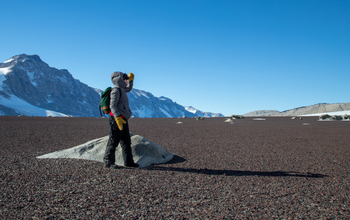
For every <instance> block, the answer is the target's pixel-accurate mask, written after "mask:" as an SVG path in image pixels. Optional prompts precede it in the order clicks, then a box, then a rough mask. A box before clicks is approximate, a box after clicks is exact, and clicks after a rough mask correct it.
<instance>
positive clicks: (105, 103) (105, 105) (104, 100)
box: [99, 87, 122, 116]
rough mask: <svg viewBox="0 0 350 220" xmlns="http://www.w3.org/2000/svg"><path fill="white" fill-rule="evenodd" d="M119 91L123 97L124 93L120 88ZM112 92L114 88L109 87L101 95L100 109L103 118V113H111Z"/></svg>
mask: <svg viewBox="0 0 350 220" xmlns="http://www.w3.org/2000/svg"><path fill="white" fill-rule="evenodd" d="M118 90H119V95H120V96H121V95H122V93H121V90H120V88H118ZM111 91H112V88H111V87H108V88H107V89H105V90H104V91H103V92H102V93H101V99H100V107H99V109H100V114H101V116H102V111H103V113H104V114H109V113H110V112H111V109H110V108H109V104H110V101H111V98H110V94H111ZM120 96H119V98H120ZM101 109H102V111H101Z"/></svg>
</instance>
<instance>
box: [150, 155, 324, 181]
mask: <svg viewBox="0 0 350 220" xmlns="http://www.w3.org/2000/svg"><path fill="white" fill-rule="evenodd" d="M185 161H186V159H184V158H182V157H179V156H176V155H174V157H173V159H171V160H170V161H169V162H167V163H165V164H176V163H183V162H185ZM146 169H151V170H160V171H175V172H184V173H199V174H206V175H224V176H278V177H286V176H290V177H307V178H324V177H327V175H323V174H318V173H309V172H308V173H300V172H293V171H291V172H286V171H246V170H213V169H194V168H177V167H164V166H160V165H152V166H150V167H146Z"/></svg>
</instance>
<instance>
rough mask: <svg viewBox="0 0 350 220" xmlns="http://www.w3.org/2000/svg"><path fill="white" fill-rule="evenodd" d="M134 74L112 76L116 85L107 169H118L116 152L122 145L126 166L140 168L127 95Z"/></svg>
mask: <svg viewBox="0 0 350 220" xmlns="http://www.w3.org/2000/svg"><path fill="white" fill-rule="evenodd" d="M134 77H135V76H134V74H133V73H129V76H128V75H127V74H125V73H122V72H119V71H117V72H114V73H112V75H111V80H112V82H113V84H114V87H113V88H112V91H111V94H110V105H109V107H110V109H111V112H110V113H109V114H110V116H109V125H110V131H109V139H108V143H107V147H106V151H105V155H104V157H103V161H104V164H105V165H104V166H105V167H107V168H114V169H116V168H118V166H117V165H116V164H115V150H116V148H117V147H118V144H119V143H120V145H121V147H122V154H123V160H124V166H126V167H138V166H139V165H138V164H137V163H135V162H134V159H133V155H132V151H131V139H130V132H129V124H128V120H129V119H130V117H131V115H132V113H131V110H130V108H129V99H128V96H127V93H128V92H130V91H131V90H132V88H133V85H134V82H133V81H134Z"/></svg>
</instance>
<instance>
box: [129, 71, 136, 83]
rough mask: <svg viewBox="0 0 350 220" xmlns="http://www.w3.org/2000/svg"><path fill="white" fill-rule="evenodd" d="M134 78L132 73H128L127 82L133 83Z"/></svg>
mask: <svg viewBox="0 0 350 220" xmlns="http://www.w3.org/2000/svg"><path fill="white" fill-rule="evenodd" d="M134 78H135V75H134V74H133V73H129V81H133V80H134Z"/></svg>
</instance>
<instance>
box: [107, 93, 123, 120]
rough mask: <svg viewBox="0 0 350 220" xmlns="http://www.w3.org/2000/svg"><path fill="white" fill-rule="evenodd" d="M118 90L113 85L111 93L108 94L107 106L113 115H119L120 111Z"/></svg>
mask: <svg viewBox="0 0 350 220" xmlns="http://www.w3.org/2000/svg"><path fill="white" fill-rule="evenodd" d="M120 92H121V91H120V90H119V89H118V88H117V87H113V89H112V91H111V94H110V99H111V101H110V104H109V108H110V109H111V111H112V113H113V115H114V117H118V116H120V112H119V110H118V101H119V98H120Z"/></svg>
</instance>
